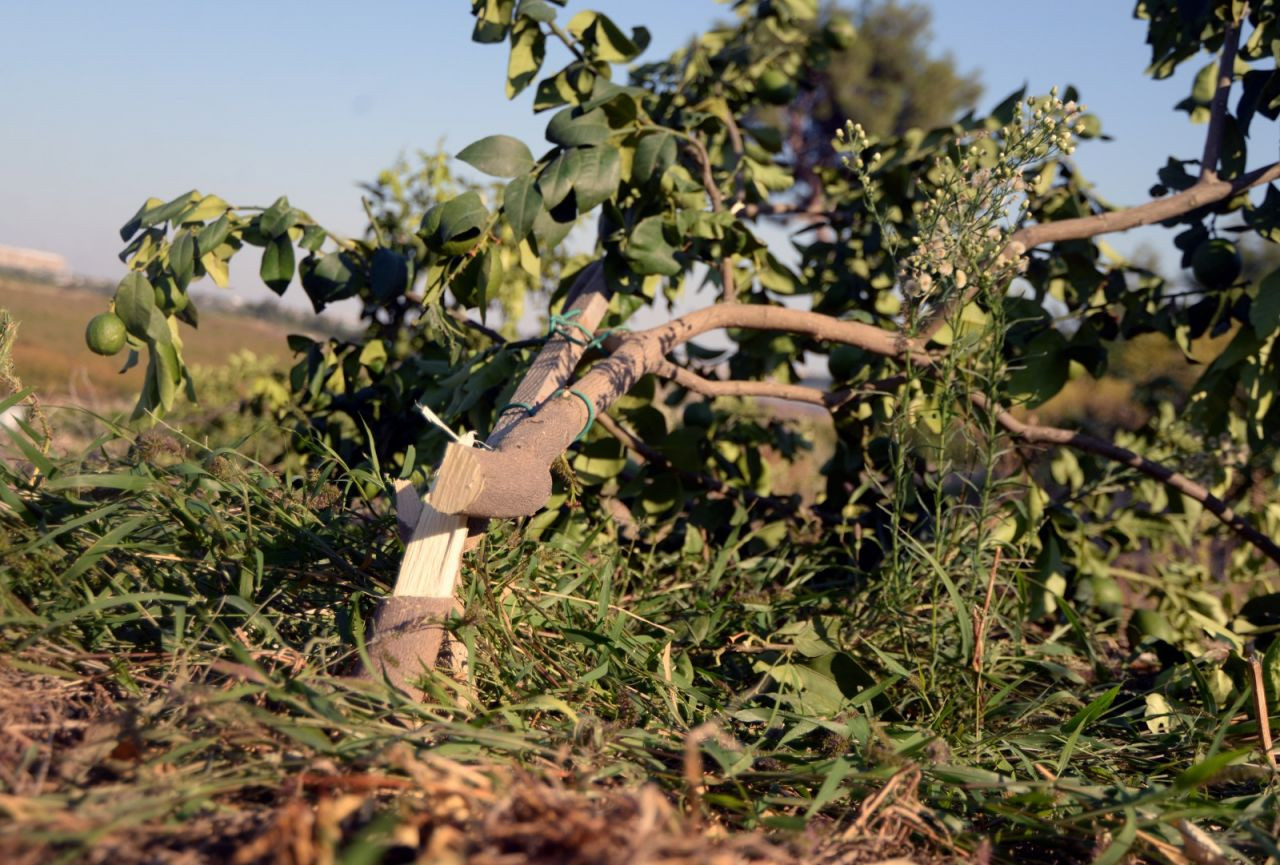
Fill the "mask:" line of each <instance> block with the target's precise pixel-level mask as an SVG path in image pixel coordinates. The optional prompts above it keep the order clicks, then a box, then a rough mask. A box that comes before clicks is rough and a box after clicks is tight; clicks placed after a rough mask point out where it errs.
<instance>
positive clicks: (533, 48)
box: [507, 18, 547, 99]
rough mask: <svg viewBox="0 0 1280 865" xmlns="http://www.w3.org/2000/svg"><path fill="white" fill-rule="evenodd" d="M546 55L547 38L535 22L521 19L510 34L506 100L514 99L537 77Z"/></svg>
mask: <svg viewBox="0 0 1280 865" xmlns="http://www.w3.org/2000/svg"><path fill="white" fill-rule="evenodd" d="M546 54H547V37H546V35H545V34H544V33H543V32H542V28H541V27H539V26H538V24H537V22H536V21H532V20H530V19H527V18H525V19H521V21H520V22H519V23H517V24H516V26H515V29H514V30H513V31H512V33H511V56H510V58H509V59H508V60H507V98H508V99H514V98H515V97H516V96H518V95H519V94H520V93H521V92H522V91H523V90H524V89H525V88H526V87H528V86H529V84H530V83H532V81H533V79H534V78H536V77H538V70H540V69H541V68H542V61H543V59H544V58H545V57H546Z"/></svg>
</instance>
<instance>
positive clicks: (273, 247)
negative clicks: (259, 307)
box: [258, 234, 293, 294]
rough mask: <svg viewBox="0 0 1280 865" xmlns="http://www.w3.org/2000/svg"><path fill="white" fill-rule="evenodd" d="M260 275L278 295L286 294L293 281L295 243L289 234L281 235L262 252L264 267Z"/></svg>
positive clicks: (259, 271)
mask: <svg viewBox="0 0 1280 865" xmlns="http://www.w3.org/2000/svg"><path fill="white" fill-rule="evenodd" d="M258 275H259V276H261V277H262V281H263V282H265V283H266V284H267V288H270V289H271V290H272V291H274V292H275V293H276V294H284V290H285V289H286V288H288V287H289V282H290V281H291V280H292V279H293V241H291V240H289V235H288V234H280V235H277V236H276V237H275V238H273V239H272V241H271V242H270V243H268V244H267V246H266V248H265V249H263V250H262V265H261V266H260V267H259V268H258Z"/></svg>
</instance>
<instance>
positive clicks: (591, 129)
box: [547, 108, 613, 147]
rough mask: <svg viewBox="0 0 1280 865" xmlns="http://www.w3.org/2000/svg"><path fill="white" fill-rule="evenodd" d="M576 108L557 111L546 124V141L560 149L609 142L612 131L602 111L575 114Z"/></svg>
mask: <svg viewBox="0 0 1280 865" xmlns="http://www.w3.org/2000/svg"><path fill="white" fill-rule="evenodd" d="M577 111H578V109H577V108H564V109H561V110H560V111H557V112H556V113H555V115H554V116H553V117H552V118H551V122H550V123H548V124H547V140H548V141H550V142H551V143H552V144H559V145H560V146H561V147H578V146H580V145H586V144H600V143H602V142H604V141H608V140H609V136H610V135H612V134H613V130H612V129H610V128H609V122H608V118H606V117H605V113H604V110H603V109H600V108H597V109H595V110H594V111H588V112H587V113H585V114H577V113H576V112H577Z"/></svg>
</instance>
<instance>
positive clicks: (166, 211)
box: [122, 189, 200, 233]
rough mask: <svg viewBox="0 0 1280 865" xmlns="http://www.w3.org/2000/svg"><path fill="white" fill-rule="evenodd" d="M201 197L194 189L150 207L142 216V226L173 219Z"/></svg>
mask: <svg viewBox="0 0 1280 865" xmlns="http://www.w3.org/2000/svg"><path fill="white" fill-rule="evenodd" d="M199 199H200V193H199V192H196V191H195V190H194V189H193V190H191V191H190V192H187V193H185V194H183V195H179V196H178V197H177V198H175V199H173V200H172V201H170V202H167V203H165V204H161V205H158V206H155V207H150V208H148V209H147V210H146V211H145V212H143V213H142V215H141V218H140V220H139V222H140V224H141V227H142V228H150V227H151V226H153V225H159V224H160V223H162V222H167V221H168V220H170V219H173V218H174V217H175V216H177V215H178V214H179V213H181V212H182V211H184V210H186V209H187V207H188V206H189V205H191V204H192V203H193V202H196V201H198V200H199ZM126 227H127V226H126ZM122 233H123V232H122Z"/></svg>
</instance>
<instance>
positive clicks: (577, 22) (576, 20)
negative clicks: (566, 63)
mask: <svg viewBox="0 0 1280 865" xmlns="http://www.w3.org/2000/svg"><path fill="white" fill-rule="evenodd" d="M569 32H570V33H572V34H573V35H574V36H577V37H578V39H580V40H582V42H583V43H584V44H586V45H587V46H589V47H590V48H592V49H593V53H594V54H595V56H596V57H597V58H599V59H600V60H604V61H606V62H608V63H626V62H627V61H628V60H631V59H632V58H634V57H635V56H636V55H638V54H639V53H640V52H641V51H643V50H644V49H645V48H646V47H647V46H648V44H649V31H648V30H646V29H645V28H643V27H637V28H635V29H634V30H633V31H632V32H631V36H630V37H628V36H627V35H626V34H625V33H623V32H622V30H621V28H619V27H618V25H617V24H614V23H613V21H612V20H610V18H609V17H608V16H607V15H602V14H601V13H599V12H593V11H591V10H584V11H582V12H579V13H578V14H577V15H574V16H573V18H571V19H570V20H569Z"/></svg>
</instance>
